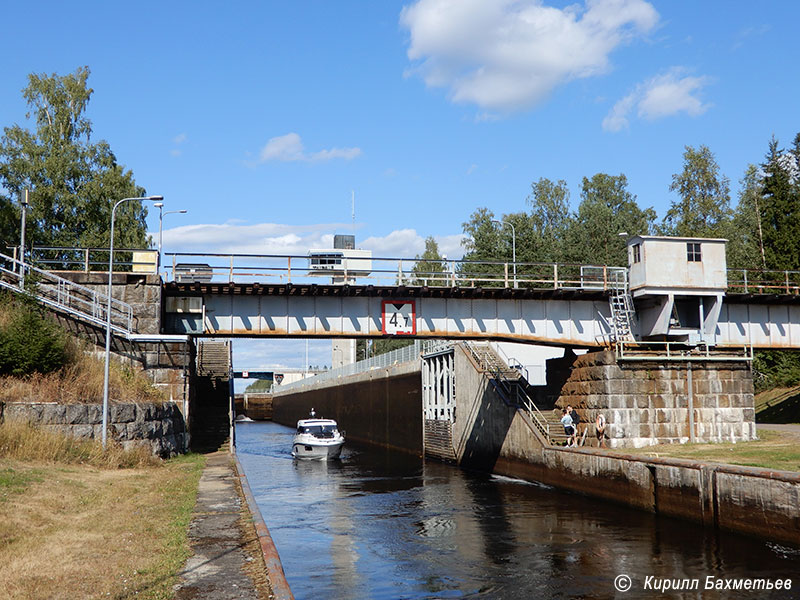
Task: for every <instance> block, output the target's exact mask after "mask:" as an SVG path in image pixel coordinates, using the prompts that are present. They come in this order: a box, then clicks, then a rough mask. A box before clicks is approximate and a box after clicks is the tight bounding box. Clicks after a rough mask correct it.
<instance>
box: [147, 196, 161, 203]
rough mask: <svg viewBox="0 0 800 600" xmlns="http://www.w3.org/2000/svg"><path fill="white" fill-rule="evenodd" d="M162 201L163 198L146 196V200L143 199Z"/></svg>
mask: <svg viewBox="0 0 800 600" xmlns="http://www.w3.org/2000/svg"><path fill="white" fill-rule="evenodd" d="M163 199H164V196H148V197H147V198H145V200H155V201H157V202H160V201H161V200H163Z"/></svg>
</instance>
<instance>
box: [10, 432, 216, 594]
mask: <svg viewBox="0 0 800 600" xmlns="http://www.w3.org/2000/svg"><path fill="white" fill-rule="evenodd" d="M15 427H17V426H16V425H15ZM6 428H7V425H2V426H0V438H2V440H3V441H2V443H0V498H1V499H0V590H3V593H2V595H3V597H4V598H20V599H22V598H53V599H60V598H64V599H67V598H69V599H73V598H117V599H124V598H133V597H136V598H148V599H152V600H156V599H166V598H172V597H173V590H172V587H173V585H174V583H175V582H176V578H175V574H176V573H177V572H178V571H179V570H180V569H181V567H182V566H183V564H184V562H185V561H186V558H187V557H188V556H189V547H188V541H187V531H188V525H189V521H190V519H191V515H192V510H193V508H194V505H195V501H196V496H197V489H198V481H199V479H200V475H201V473H202V468H203V466H204V464H205V458H204V457H203V456H200V455H185V456H181V457H179V458H176V459H172V460H169V461H160V460H158V459H152V458H149V459H147V460H142V457H141V456H140V455H139V453H134V454H133V456H131V457H125V456H124V455H125V454H127V453H126V452H124V451H122V450H121V449H119V448H115V449H112V450H110V451H109V452H108V453H107V454H108V455H107V456H106V455H104V454H103V452H102V449H93V450H90V451H87V450H86V449H85V448H81V449H80V450H76V448H75V446H83V445H84V444H89V445H92V444H93V443H91V442H88V443H87V442H74V441H72V442H69V443H67V442H62V443H61V444H62V445H59V444H58V443H56V442H55V440H53V439H48V440H47V441H46V442H37V441H36V440H34V437H33V436H32V434H31V432H30V431H29V430H24V429H23V430H21V431H19V430H18V431H17V432H16V433H14V432H10V431H8V430H7V429H6ZM41 437H42V438H50V437H51V434H44V433H43V434H42V436H41ZM52 437H59V436H56V435H53V436H52ZM10 440H11V441H13V440H16V442H14V443H10ZM94 445H96V444H94ZM58 448H62V450H58ZM45 449H46V451H45ZM54 452H55V453H56V454H54ZM58 452H63V457H62V458H63V460H62V459H61V458H59V456H58Z"/></svg>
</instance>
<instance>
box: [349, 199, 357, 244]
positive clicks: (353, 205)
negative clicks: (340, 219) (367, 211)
mask: <svg viewBox="0 0 800 600" xmlns="http://www.w3.org/2000/svg"><path fill="white" fill-rule="evenodd" d="M350 193H351V194H352V199H351V203H352V204H351V206H352V214H353V233H354V234H355V232H356V191H355V190H351V191H350Z"/></svg>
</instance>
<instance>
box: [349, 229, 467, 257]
mask: <svg viewBox="0 0 800 600" xmlns="http://www.w3.org/2000/svg"><path fill="white" fill-rule="evenodd" d="M433 237H434V239H435V240H436V244H437V245H438V246H439V253H440V254H443V255H445V256H447V258H450V259H454V260H457V259H459V258H461V257H462V256H463V255H464V249H463V248H462V247H461V238H462V237H463V236H461V235H460V234H454V235H444V236H433ZM359 246H360V247H363V248H365V249H367V250H372V255H373V256H378V257H384V258H389V257H398V258H414V257H415V256H417V255H420V254H422V253H423V252H425V238H424V237H422V236H421V235H420V234H419V233H417V231H416V230H414V229H398V230H395V231H392V232H391V233H390V234H389V235H386V236H383V237H368V238H367V239H365V240H364V242H363V243H361V244H359Z"/></svg>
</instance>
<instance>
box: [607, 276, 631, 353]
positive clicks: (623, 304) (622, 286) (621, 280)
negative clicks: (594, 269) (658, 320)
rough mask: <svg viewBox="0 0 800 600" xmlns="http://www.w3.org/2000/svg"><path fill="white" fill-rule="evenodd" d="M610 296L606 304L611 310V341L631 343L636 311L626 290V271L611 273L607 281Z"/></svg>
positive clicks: (628, 291)
mask: <svg viewBox="0 0 800 600" xmlns="http://www.w3.org/2000/svg"><path fill="white" fill-rule="evenodd" d="M609 287H610V288H611V295H610V296H609V298H608V304H609V307H610V308H611V341H612V342H623V341H633V326H634V323H635V322H636V309H635V308H634V306H633V298H632V297H631V294H630V290H629V289H628V277H627V271H624V270H618V271H613V272H612V273H611V278H610V281H609Z"/></svg>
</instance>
